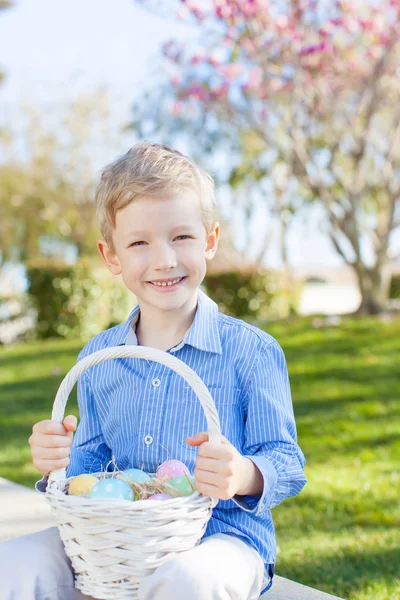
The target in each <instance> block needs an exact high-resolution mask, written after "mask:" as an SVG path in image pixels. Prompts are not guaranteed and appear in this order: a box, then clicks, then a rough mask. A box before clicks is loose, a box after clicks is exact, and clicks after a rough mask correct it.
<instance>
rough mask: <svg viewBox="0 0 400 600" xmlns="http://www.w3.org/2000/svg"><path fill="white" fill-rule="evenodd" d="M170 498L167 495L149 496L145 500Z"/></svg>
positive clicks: (170, 497)
mask: <svg viewBox="0 0 400 600" xmlns="http://www.w3.org/2000/svg"><path fill="white" fill-rule="evenodd" d="M171 499H172V496H168V494H153V495H152V496H149V497H148V498H147V500H171Z"/></svg>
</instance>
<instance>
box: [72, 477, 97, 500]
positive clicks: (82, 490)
mask: <svg viewBox="0 0 400 600" xmlns="http://www.w3.org/2000/svg"><path fill="white" fill-rule="evenodd" d="M98 481H99V480H98V479H97V477H95V476H94V475H89V474H87V473H84V474H82V475H77V476H76V477H74V478H73V479H71V481H70V482H69V486H68V494H69V495H70V496H85V497H86V496H88V494H89V492H90V491H91V490H92V488H93V487H94V486H95V485H96V484H97V483H98Z"/></svg>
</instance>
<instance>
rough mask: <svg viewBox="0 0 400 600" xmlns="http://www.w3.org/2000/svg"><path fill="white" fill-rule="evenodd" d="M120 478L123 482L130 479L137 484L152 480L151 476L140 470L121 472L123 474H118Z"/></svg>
mask: <svg viewBox="0 0 400 600" xmlns="http://www.w3.org/2000/svg"><path fill="white" fill-rule="evenodd" d="M118 477H121V479H122V480H124V479H128V480H129V481H133V482H135V483H142V482H143V481H148V480H149V479H150V476H149V475H147V473H145V472H144V471H141V470H140V469H127V470H126V471H121V473H119V474H118Z"/></svg>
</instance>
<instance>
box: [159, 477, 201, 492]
mask: <svg viewBox="0 0 400 600" xmlns="http://www.w3.org/2000/svg"><path fill="white" fill-rule="evenodd" d="M165 488H166V489H167V490H168V491H169V488H173V489H172V490H171V493H173V494H174V496H177V495H179V496H190V495H191V494H193V492H195V491H196V486H195V483H194V477H193V476H186V475H181V476H180V477H175V478H174V479H171V481H168V484H167V485H166V486H165ZM176 492H178V494H176Z"/></svg>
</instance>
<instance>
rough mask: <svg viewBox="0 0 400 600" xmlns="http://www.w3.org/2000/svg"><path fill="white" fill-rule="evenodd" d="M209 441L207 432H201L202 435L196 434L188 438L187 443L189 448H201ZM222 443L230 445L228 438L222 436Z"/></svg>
mask: <svg viewBox="0 0 400 600" xmlns="http://www.w3.org/2000/svg"><path fill="white" fill-rule="evenodd" d="M208 439H209V436H208V433H206V432H205V431H201V432H200V433H196V434H195V435H191V436H190V437H187V438H186V443H187V444H189V446H200V445H201V444H204V442H208ZM221 443H222V444H229V443H230V442H229V441H228V440H227V439H226V437H224V436H223V435H221Z"/></svg>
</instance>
